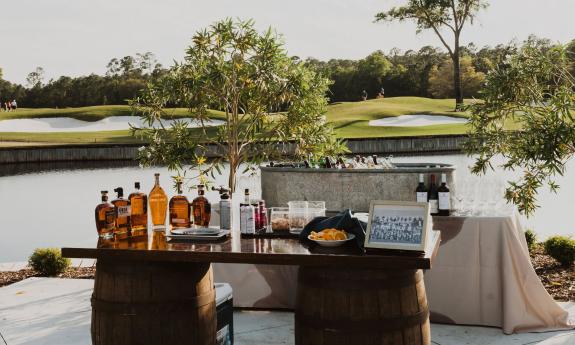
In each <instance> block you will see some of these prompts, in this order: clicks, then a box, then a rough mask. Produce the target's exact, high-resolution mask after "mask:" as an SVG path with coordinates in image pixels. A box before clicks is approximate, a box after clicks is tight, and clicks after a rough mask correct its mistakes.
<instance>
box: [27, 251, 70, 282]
mask: <svg viewBox="0 0 575 345" xmlns="http://www.w3.org/2000/svg"><path fill="white" fill-rule="evenodd" d="M28 263H29V264H30V266H32V268H33V269H34V270H36V271H38V272H39V273H40V274H42V275H45V276H55V275H58V274H60V273H62V272H64V270H65V269H66V268H68V266H70V259H68V258H63V257H62V253H61V252H60V249H58V248H38V249H36V250H35V251H34V253H32V255H30V258H29V259H28Z"/></svg>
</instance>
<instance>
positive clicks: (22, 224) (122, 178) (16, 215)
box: [0, 155, 575, 262]
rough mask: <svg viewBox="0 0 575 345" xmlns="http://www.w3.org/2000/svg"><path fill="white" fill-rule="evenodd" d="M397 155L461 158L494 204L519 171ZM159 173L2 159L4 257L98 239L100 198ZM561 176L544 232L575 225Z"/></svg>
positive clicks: (536, 225) (537, 220)
mask: <svg viewBox="0 0 575 345" xmlns="http://www.w3.org/2000/svg"><path fill="white" fill-rule="evenodd" d="M393 161H394V162H398V163H399V162H413V163H417V162H431V163H449V164H454V165H455V166H456V167H457V173H456V184H457V186H456V188H457V190H458V192H459V193H460V195H462V196H463V198H464V199H467V200H472V201H473V203H474V204H479V205H481V204H483V205H485V206H487V207H489V205H495V204H497V203H496V202H497V200H499V199H501V193H502V189H503V187H504V181H505V180H506V179H509V178H512V177H513V173H510V172H502V171H497V172H496V173H493V172H491V173H489V174H487V176H485V177H477V176H472V175H471V174H470V173H469V171H468V169H467V167H468V166H469V165H470V164H471V162H472V161H471V159H470V158H468V157H466V156H464V155H446V156H418V157H395V158H394V159H393ZM154 172H159V173H160V174H161V183H162V185H163V186H164V188H165V189H166V190H167V192H168V194H169V195H172V194H173V192H172V190H171V186H172V183H171V180H170V178H169V176H170V172H169V171H168V170H167V169H166V168H152V169H148V168H146V169H142V168H139V167H138V166H137V165H135V163H133V162H86V163H77V162H74V163H63V164H21V165H3V166H0V219H1V222H2V223H1V224H2V226H1V227H0V232H1V235H2V240H0V262H11V261H24V260H26V258H27V256H28V255H29V254H30V253H31V252H32V251H33V250H34V248H37V247H62V246H71V245H81V244H84V245H92V244H93V243H94V239H95V226H94V213H93V212H94V207H95V206H96V205H97V204H98V203H99V202H100V191H101V190H108V191H110V192H112V191H113V189H114V188H115V187H118V186H122V187H124V190H125V192H126V194H129V193H130V192H131V191H132V187H133V185H134V181H140V182H141V183H142V190H143V191H145V192H148V191H149V190H150V189H151V187H152V185H153V179H154V176H153V173H154ZM216 182H217V183H218V184H226V177H225V176H221V177H218V179H217V181H216ZM558 183H559V184H560V186H561V189H560V190H559V193H558V194H553V193H550V192H549V191H548V190H546V189H543V190H542V191H541V194H540V196H539V204H540V205H541V206H542V207H541V208H540V209H539V210H538V211H537V212H536V214H535V215H534V216H533V217H531V218H530V219H525V225H526V226H528V227H530V228H533V229H534V230H535V231H536V232H537V233H538V234H539V237H540V238H545V237H548V236H551V235H555V234H562V235H571V234H573V233H574V231H575V223H574V222H573V220H572V219H571V217H570V212H572V210H573V207H574V206H575V193H572V191H573V190H574V188H575V163H573V162H571V164H570V165H569V167H568V170H567V174H566V176H563V177H561V178H559V179H558ZM244 188H250V190H252V191H253V192H252V195H253V196H254V197H255V198H258V197H260V182H259V176H257V175H256V176H241V177H240V178H239V187H238V190H239V191H243V189H244ZM414 188H415V186H414ZM111 194H112V193H111ZM195 195H196V192H195V191H190V192H188V193H187V196H188V198H189V199H190V200H191V199H193V198H194V197H195ZM207 197H208V199H209V200H210V201H211V202H217V200H218V196H217V193H216V192H209V193H207ZM239 199H240V197H236V198H235V200H236V201H238V200H239Z"/></svg>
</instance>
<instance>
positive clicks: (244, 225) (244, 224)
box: [240, 189, 256, 235]
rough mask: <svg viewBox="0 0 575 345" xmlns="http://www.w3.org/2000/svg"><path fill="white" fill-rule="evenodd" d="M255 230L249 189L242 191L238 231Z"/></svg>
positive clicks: (254, 217) (253, 231)
mask: <svg viewBox="0 0 575 345" xmlns="http://www.w3.org/2000/svg"><path fill="white" fill-rule="evenodd" d="M255 232H256V213H255V208H254V206H253V205H252V204H251V200H250V190H249V189H246V190H245V191H244V202H243V203H241V204H240V233H242V234H247V235H250V234H255Z"/></svg>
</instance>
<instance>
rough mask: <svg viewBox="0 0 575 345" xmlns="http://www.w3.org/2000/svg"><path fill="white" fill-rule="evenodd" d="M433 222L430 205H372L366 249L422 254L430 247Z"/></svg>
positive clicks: (380, 202) (397, 202) (398, 202)
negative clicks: (429, 238)
mask: <svg viewBox="0 0 575 345" xmlns="http://www.w3.org/2000/svg"><path fill="white" fill-rule="evenodd" d="M429 221H430V216H429V204H428V203H419V202H403V201H380V200H377V201H372V202H371V204H370V206H369V219H368V222H367V230H366V234H365V247H366V248H379V249H399V250H412V251H418V252H422V251H424V250H425V248H426V244H427V242H426V241H427V235H428V229H429V226H430V224H428V222H429Z"/></svg>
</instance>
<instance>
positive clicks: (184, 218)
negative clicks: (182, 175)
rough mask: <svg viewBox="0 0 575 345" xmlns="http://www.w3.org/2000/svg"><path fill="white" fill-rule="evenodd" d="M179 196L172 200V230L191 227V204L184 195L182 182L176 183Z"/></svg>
mask: <svg viewBox="0 0 575 345" xmlns="http://www.w3.org/2000/svg"><path fill="white" fill-rule="evenodd" d="M176 187H177V190H178V195H175V196H173V197H172V198H171V199H170V225H171V227H172V229H176V228H189V227H190V202H189V201H188V198H186V197H185V196H184V195H182V181H178V182H176Z"/></svg>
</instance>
